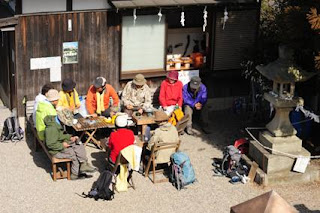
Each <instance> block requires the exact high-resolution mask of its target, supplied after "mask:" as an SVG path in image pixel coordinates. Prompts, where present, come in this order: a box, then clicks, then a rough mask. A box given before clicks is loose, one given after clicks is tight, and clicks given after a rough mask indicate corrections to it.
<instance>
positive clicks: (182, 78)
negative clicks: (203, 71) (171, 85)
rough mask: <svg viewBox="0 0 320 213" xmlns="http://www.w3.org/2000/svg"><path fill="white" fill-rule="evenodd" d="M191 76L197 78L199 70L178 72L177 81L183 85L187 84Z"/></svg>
mask: <svg viewBox="0 0 320 213" xmlns="http://www.w3.org/2000/svg"><path fill="white" fill-rule="evenodd" d="M193 76H199V70H186V71H179V80H180V81H181V82H182V84H183V85H186V84H187V83H189V81H190V80H191V78H192V77H193Z"/></svg>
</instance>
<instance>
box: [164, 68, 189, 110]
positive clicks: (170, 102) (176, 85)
mask: <svg viewBox="0 0 320 213" xmlns="http://www.w3.org/2000/svg"><path fill="white" fill-rule="evenodd" d="M178 76H179V73H178V71H175V70H173V71H170V72H169V73H168V75H167V79H166V80H164V81H163V82H162V83H161V87H160V94H159V102H160V105H161V107H162V108H163V109H164V111H165V112H166V113H167V115H170V114H171V113H172V112H173V110H174V109H175V106H176V105H178V106H179V108H181V107H182V103H183V98H182V87H183V85H182V82H181V81H179V80H178Z"/></svg>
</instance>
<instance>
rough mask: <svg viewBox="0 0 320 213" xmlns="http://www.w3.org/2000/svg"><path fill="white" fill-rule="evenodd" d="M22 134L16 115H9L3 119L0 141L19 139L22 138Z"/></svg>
mask: <svg viewBox="0 0 320 213" xmlns="http://www.w3.org/2000/svg"><path fill="white" fill-rule="evenodd" d="M23 134H24V131H23V130H22V128H21V127H20V124H19V120H18V117H17V116H10V117H8V118H7V119H6V120H5V121H4V124H3V129H2V133H1V138H0V141H6V140H11V141H12V142H16V141H21V140H22V139H23Z"/></svg>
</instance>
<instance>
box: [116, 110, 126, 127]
mask: <svg viewBox="0 0 320 213" xmlns="http://www.w3.org/2000/svg"><path fill="white" fill-rule="evenodd" d="M127 124H128V114H126V113H122V114H120V115H118V116H117V118H116V126H117V127H120V128H121V127H126V126H127Z"/></svg>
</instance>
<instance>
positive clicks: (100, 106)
mask: <svg viewBox="0 0 320 213" xmlns="http://www.w3.org/2000/svg"><path fill="white" fill-rule="evenodd" d="M110 97H111V98H112V100H113V106H114V107H113V108H111V107H110V106H109V103H110ZM118 104H119V97H118V95H117V92H116V91H115V89H114V88H113V87H112V86H111V85H110V84H107V83H106V79H105V78H103V77H97V78H96V79H95V80H94V83H93V85H91V86H90V88H89V90H88V94H87V99H86V107H87V110H88V113H89V114H90V115H92V116H93V117H97V116H98V115H102V116H105V117H110V116H113V115H114V114H115V112H116V111H118V109H117V108H118Z"/></svg>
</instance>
